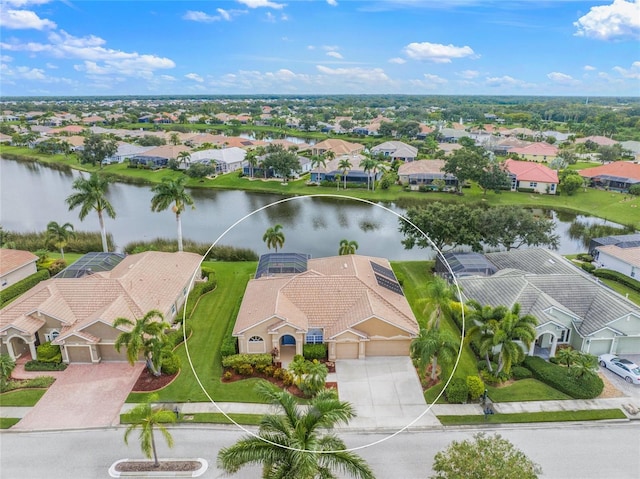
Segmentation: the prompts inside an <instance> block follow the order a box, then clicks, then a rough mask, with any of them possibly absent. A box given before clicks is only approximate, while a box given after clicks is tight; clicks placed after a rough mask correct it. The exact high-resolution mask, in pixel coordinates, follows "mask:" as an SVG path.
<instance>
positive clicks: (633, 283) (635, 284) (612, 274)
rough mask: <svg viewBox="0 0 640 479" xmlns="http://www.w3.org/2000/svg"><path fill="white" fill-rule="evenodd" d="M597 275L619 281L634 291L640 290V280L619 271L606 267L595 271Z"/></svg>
mask: <svg viewBox="0 0 640 479" xmlns="http://www.w3.org/2000/svg"><path fill="white" fill-rule="evenodd" d="M593 274H594V275H595V276H597V277H598V278H603V279H610V280H613V281H617V282H618V283H620V284H623V285H625V286H627V287H629V288H631V289H633V290H634V291H638V292H640V281H638V280H635V279H633V278H630V277H629V276H626V275H624V274H622V273H618V272H617V271H613V270H610V269H606V268H600V269H597V270H595V271H594V272H593Z"/></svg>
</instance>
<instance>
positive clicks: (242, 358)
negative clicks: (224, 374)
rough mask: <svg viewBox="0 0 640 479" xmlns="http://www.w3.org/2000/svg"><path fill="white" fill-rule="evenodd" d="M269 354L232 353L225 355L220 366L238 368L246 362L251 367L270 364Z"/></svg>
mask: <svg viewBox="0 0 640 479" xmlns="http://www.w3.org/2000/svg"><path fill="white" fill-rule="evenodd" d="M271 359H272V358H271V354H234V355H232V356H227V357H225V358H224V359H223V360H222V366H223V367H225V368H233V369H236V370H237V369H238V366H241V365H242V364H248V365H249V366H251V367H254V366H257V365H259V364H263V365H265V366H270V365H271Z"/></svg>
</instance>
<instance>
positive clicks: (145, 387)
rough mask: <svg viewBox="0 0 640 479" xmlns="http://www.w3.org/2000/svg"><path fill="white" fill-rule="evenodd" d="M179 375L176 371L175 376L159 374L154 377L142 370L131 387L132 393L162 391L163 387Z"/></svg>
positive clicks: (146, 369)
mask: <svg viewBox="0 0 640 479" xmlns="http://www.w3.org/2000/svg"><path fill="white" fill-rule="evenodd" d="M178 374H180V371H178V372H177V373H175V374H161V375H160V376H154V375H153V374H152V373H151V372H150V371H149V369H148V368H144V369H143V370H142V372H141V373H140V376H138V380H137V381H136V383H135V385H134V386H133V389H132V391H133V392H151V391H157V390H158V389H162V388H164V387H165V386H167V385H169V384H171V382H173V380H174V379H175V378H176V377H177V376H178Z"/></svg>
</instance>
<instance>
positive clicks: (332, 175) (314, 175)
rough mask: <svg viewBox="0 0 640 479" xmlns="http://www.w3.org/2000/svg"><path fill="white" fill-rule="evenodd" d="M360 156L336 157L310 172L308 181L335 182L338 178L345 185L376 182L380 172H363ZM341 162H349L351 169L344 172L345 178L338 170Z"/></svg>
mask: <svg viewBox="0 0 640 479" xmlns="http://www.w3.org/2000/svg"><path fill="white" fill-rule="evenodd" d="M364 158H365V157H364V156H362V155H342V156H337V157H336V158H334V159H333V160H331V161H328V162H327V164H326V166H319V167H317V168H315V169H312V170H311V175H310V176H309V180H310V181H312V182H316V183H320V182H321V181H336V179H337V178H338V176H339V177H340V181H341V182H343V181H345V180H346V182H347V183H360V184H363V183H367V178H368V181H378V180H379V179H380V178H382V171H380V170H378V171H376V172H375V173H374V172H373V171H364V169H363V168H362V167H361V166H360V163H361V162H362V160H364ZM342 160H349V162H350V163H351V167H350V168H349V169H348V170H346V178H345V177H343V171H342V170H341V169H340V162H341V161H342Z"/></svg>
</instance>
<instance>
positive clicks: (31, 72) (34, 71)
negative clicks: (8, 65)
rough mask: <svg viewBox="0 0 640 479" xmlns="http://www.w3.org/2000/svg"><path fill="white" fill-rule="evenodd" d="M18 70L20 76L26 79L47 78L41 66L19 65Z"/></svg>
mask: <svg viewBox="0 0 640 479" xmlns="http://www.w3.org/2000/svg"><path fill="white" fill-rule="evenodd" d="M16 72H18V74H19V77H20V78H24V79H25V80H45V79H46V78H47V77H46V76H45V74H44V70H41V69H40V68H29V67H17V68H16Z"/></svg>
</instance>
